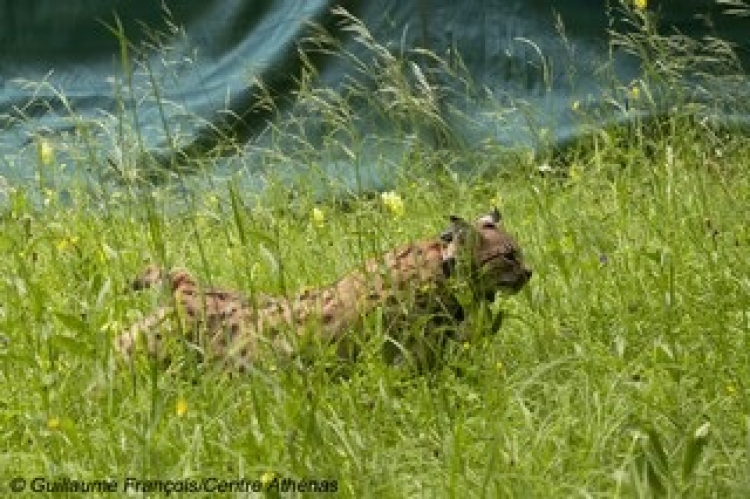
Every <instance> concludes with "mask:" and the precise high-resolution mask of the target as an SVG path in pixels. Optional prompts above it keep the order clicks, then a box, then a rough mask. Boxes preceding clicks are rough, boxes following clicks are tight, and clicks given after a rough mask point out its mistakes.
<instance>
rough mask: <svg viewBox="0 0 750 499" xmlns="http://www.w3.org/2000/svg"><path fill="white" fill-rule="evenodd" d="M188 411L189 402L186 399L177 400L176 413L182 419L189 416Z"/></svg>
mask: <svg viewBox="0 0 750 499" xmlns="http://www.w3.org/2000/svg"><path fill="white" fill-rule="evenodd" d="M187 411H188V403H187V400H185V399H184V398H182V397H180V398H178V399H177V404H176V407H175V412H176V413H177V415H178V416H179V417H182V416H184V415H185V414H187Z"/></svg>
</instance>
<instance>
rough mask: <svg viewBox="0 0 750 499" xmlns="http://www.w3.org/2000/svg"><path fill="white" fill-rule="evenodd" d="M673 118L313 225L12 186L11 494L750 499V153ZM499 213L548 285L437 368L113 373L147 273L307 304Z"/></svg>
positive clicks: (286, 217) (224, 204) (417, 180)
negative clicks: (171, 271)
mask: <svg viewBox="0 0 750 499" xmlns="http://www.w3.org/2000/svg"><path fill="white" fill-rule="evenodd" d="M675 121H676V123H675V133H674V134H672V135H670V136H669V137H666V138H659V139H658V140H657V139H654V140H649V139H644V140H646V141H647V142H648V147H644V144H642V143H638V142H637V141H633V142H629V141H628V139H626V138H623V137H622V136H621V134H620V132H619V131H617V130H610V131H601V132H600V133H598V134H597V135H596V136H595V137H593V138H592V140H591V143H590V144H589V145H588V146H586V147H580V148H577V149H574V150H571V151H568V153H567V156H566V158H565V159H566V164H568V165H569V166H570V174H569V175H567V176H559V177H551V176H543V175H540V174H538V173H537V167H538V165H536V164H535V163H534V162H533V161H531V160H519V161H518V162H516V163H515V164H507V165H503V166H502V168H501V170H500V171H502V172H503V173H501V174H500V173H498V174H496V175H490V174H485V175H483V176H482V177H481V178H480V177H475V178H468V177H459V176H451V175H449V174H447V173H444V174H440V175H433V176H432V177H430V180H427V178H428V177H427V176H423V175H417V174H414V175H408V174H405V175H403V176H402V179H401V180H400V181H399V184H398V185H397V186H396V187H395V189H394V190H395V191H396V192H398V193H399V194H400V195H401V196H402V198H403V200H404V203H405V214H404V216H403V217H402V218H400V219H398V218H396V219H394V217H393V216H392V215H391V214H390V213H388V212H387V210H386V209H385V208H384V207H383V206H382V205H381V203H380V202H379V199H378V198H371V199H359V200H357V199H355V200H350V201H349V202H348V203H347V204H346V206H344V205H341V204H339V205H336V204H328V205H321V204H318V205H317V206H318V207H319V208H320V209H322V210H323V212H324V214H325V220H324V223H323V225H322V226H318V225H316V224H315V223H313V221H312V219H311V215H310V214H311V211H312V208H313V206H316V205H315V204H314V203H313V202H312V201H311V200H310V199H304V198H299V199H296V200H295V203H294V204H293V205H292V206H291V207H290V204H289V202H288V200H287V199H286V198H285V197H283V196H281V195H279V194H274V193H273V191H271V193H270V194H267V195H261V196H260V197H253V196H250V195H249V194H245V193H239V192H236V191H234V190H233V189H232V190H231V192H230V189H231V186H232V185H233V184H232V183H227V184H226V185H224V186H223V187H221V188H218V187H217V190H216V192H204V193H201V195H200V196H199V197H196V198H195V200H192V199H191V198H190V196H186V195H178V194H175V193H170V192H166V190H164V191H162V192H161V193H160V194H158V195H154V196H151V197H148V196H144V195H143V193H140V194H138V195H134V196H133V197H132V198H129V197H128V196H127V195H126V194H121V197H118V196H110V197H108V198H107V201H106V203H104V204H103V205H101V206H90V205H89V204H85V203H84V202H83V201H79V198H77V197H76V196H74V197H73V201H72V202H70V203H68V204H67V205H63V204H60V203H58V202H57V201H56V200H55V199H54V196H53V197H51V198H50V199H49V200H48V202H47V203H42V204H41V205H40V206H39V207H37V208H34V207H33V206H32V204H31V203H30V201H29V200H28V199H27V194H26V193H25V191H24V190H23V189H20V188H19V189H17V190H15V191H14V192H13V193H11V194H10V198H9V200H10V205H11V208H9V209H8V210H7V211H6V212H5V213H4V215H3V217H2V222H0V223H2V228H1V230H0V246H1V247H2V250H3V254H4V255H6V257H5V258H4V259H3V261H2V263H0V265H2V276H3V278H2V280H1V281H0V282H1V283H2V291H1V293H2V296H3V303H2V309H1V310H2V315H0V321H1V322H0V324H1V325H0V327H1V328H2V331H3V333H4V334H5V335H6V336H7V339H8V343H7V345H6V346H4V347H3V348H2V350H0V369H1V371H0V373H1V374H0V376H2V387H3V388H2V389H3V392H4V393H3V396H2V402H1V404H2V412H1V413H0V418H2V425H1V428H2V432H1V433H0V448H2V451H3V452H2V457H1V458H0V460H2V463H1V464H0V468H1V469H2V470H3V473H2V474H3V481H4V482H5V483H3V487H5V486H6V483H7V479H8V478H10V477H12V476H22V477H25V478H27V479H29V480H30V479H31V478H33V477H35V476H43V477H46V478H47V479H48V480H49V481H54V480H56V479H60V477H71V478H76V479H81V480H83V479H88V480H93V479H100V480H101V479H105V478H110V479H116V480H119V481H120V482H121V483H122V481H123V480H124V479H125V478H126V477H136V478H139V479H146V478H153V479H163V480H166V479H170V480H181V479H186V478H193V479H202V478H204V477H216V478H220V479H227V480H228V479H238V478H241V477H246V478H247V479H256V480H257V479H260V478H261V477H262V476H263V475H264V474H267V473H269V472H272V473H275V474H276V475H277V476H280V477H289V478H295V479H303V478H310V479H330V480H336V483H337V487H338V493H339V494H340V495H341V496H349V497H407V496H412V495H421V496H425V497H435V496H436V497H482V496H485V497H496V496H500V497H571V496H572V497H577V496H590V497H618V496H619V497H634V496H648V495H649V494H657V493H658V492H659V491H663V492H665V493H668V494H669V495H671V496H692V497H706V496H719V497H732V496H733V497H743V496H745V495H746V494H747V493H748V492H750V482H748V478H747V477H748V476H750V473H748V471H750V463H749V462H748V458H747V451H748V446H749V445H750V444H749V442H750V417H748V414H750V412H749V410H750V408H749V407H748V403H747V401H748V400H750V388H748V386H747V382H746V380H748V379H750V358H748V356H749V355H750V345H748V341H749V340H748V334H747V333H748V329H750V308H748V307H749V305H748V304H750V282H749V281H748V275H750V259H749V258H748V255H747V247H748V244H749V243H750V231H749V229H748V226H750V224H748V219H749V218H750V212H749V211H748V206H747V203H746V201H747V199H749V198H750V180H749V178H748V175H747V171H746V168H747V164H748V162H750V142H749V141H748V140H747V139H745V138H742V137H741V136H733V135H732V134H725V135H720V134H714V135H712V134H709V133H707V132H706V131H705V130H704V129H701V128H699V127H695V126H694V125H691V124H690V123H689V122H682V123H680V122H677V121H678V120H677V119H675ZM478 160H479V161H482V158H481V157H480V158H479V159H478ZM483 160H484V161H487V162H488V164H489V162H491V161H493V156H492V155H491V154H487V155H486V157H484V159H483ZM420 166H421V165H419V164H414V165H412V169H413V170H414V171H415V172H418V171H419V170H420ZM480 166H481V165H480ZM487 170H489V168H487ZM154 192H156V191H154ZM80 199H84V198H83V197H81V198H80ZM149 199H150V201H149ZM232 199H234V208H233V206H232V203H231V200H232ZM498 199H501V204H502V208H503V211H504V216H505V218H506V220H507V224H508V225H509V227H510V228H511V230H512V231H513V232H514V233H515V234H516V235H517V237H518V239H519V240H520V242H521V244H522V246H523V248H524V249H525V253H526V256H527V259H528V260H529V262H530V263H531V264H532V265H533V266H534V269H535V275H534V278H533V279H532V281H531V283H530V284H529V286H528V287H527V289H526V290H524V291H523V292H522V293H520V294H519V295H517V296H514V297H508V298H499V300H500V303H498V305H499V306H500V307H502V308H503V309H504V310H506V311H507V312H508V314H509V318H508V319H507V320H506V321H505V323H504V325H503V327H502V328H501V330H500V331H499V332H498V333H497V334H496V335H494V336H491V337H488V338H483V339H481V340H480V341H479V342H478V344H474V345H467V346H461V347H460V348H459V349H458V350H459V351H458V352H454V354H452V355H451V356H449V358H448V359H447V360H446V364H447V365H448V367H445V368H441V369H437V370H436V371H435V372H433V373H431V374H429V375H425V376H408V375H405V374H404V373H403V372H401V371H399V370H397V369H393V368H390V367H388V366H386V365H383V364H382V363H380V362H377V361H363V362H359V363H358V364H356V365H355V366H354V367H353V368H352V369H351V373H350V375H349V376H347V377H345V378H344V379H341V378H340V377H337V376H333V375H332V374H331V372H330V370H327V369H326V368H325V366H318V365H312V366H308V367H307V368H306V369H295V370H283V371H274V372H270V373H265V374H263V375H260V374H259V375H256V376H248V377H245V378H227V377H225V376H222V375H220V374H216V373H214V372H212V371H208V372H200V371H197V370H196V368H195V367H190V366H185V367H183V368H182V369H175V370H171V371H169V372H165V371H163V370H160V369H156V368H155V367H154V366H149V365H148V364H147V363H143V364H142V365H140V366H139V368H138V369H136V370H135V371H131V370H129V369H127V368H122V367H120V368H119V369H117V370H111V351H110V349H109V345H110V339H111V335H112V334H114V333H115V332H116V331H117V330H119V329H121V328H122V327H123V326H124V325H126V324H128V323H130V322H131V321H133V320H134V319H135V318H136V317H137V315H138V312H139V311H145V310H147V309H148V307H149V306H152V305H153V303H154V302H155V301H158V300H162V299H163V297H159V296H158V293H151V294H148V293H146V294H144V296H140V297H139V296H133V295H131V294H128V293H125V292H124V289H125V287H126V283H127V279H128V278H129V277H131V276H133V275H134V274H135V273H136V272H137V271H138V270H139V269H140V268H141V266H142V263H143V260H144V259H155V260H161V259H164V258H166V260H167V261H168V262H172V263H176V264H177V263H179V264H182V265H186V266H188V267H190V268H193V269H196V271H197V272H198V273H199V274H200V275H202V276H203V277H204V278H205V279H211V280H213V281H215V282H220V283H222V284H226V285H231V286H233V287H236V288H239V289H245V290H250V289H258V290H263V291H272V292H280V291H281V290H282V289H283V288H287V289H289V290H296V289H299V288H300V287H302V286H305V285H321V284H324V283H326V282H329V281H331V280H332V279H334V278H335V276H338V275H341V273H343V272H345V271H346V270H347V269H348V268H351V267H352V266H355V265H356V264H357V262H358V261H360V258H362V257H363V256H366V255H371V254H373V253H377V252H378V251H380V250H382V249H384V248H387V247H390V246H392V245H394V244H396V243H399V242H404V241H407V240H409V239H411V238H419V237H424V236H428V237H431V236H434V235H435V234H437V233H438V232H439V231H440V230H441V229H442V228H443V227H444V226H445V224H446V221H445V216H447V215H448V214H451V213H460V214H464V215H466V216H474V215H475V214H477V213H480V212H482V210H485V209H486V208H487V207H488V206H489V205H490V204H491V203H492V202H493V201H497V200H498ZM456 366H459V367H461V369H460V370H456V369H455V367H456ZM459 372H460V374H458V373H459ZM180 400H181V401H183V402H185V403H186V404H187V410H186V411H185V412H184V413H183V414H182V415H179V414H178V412H177V409H176V407H177V404H178V401H180ZM3 490H6V489H3Z"/></svg>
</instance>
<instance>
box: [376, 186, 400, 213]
mask: <svg viewBox="0 0 750 499" xmlns="http://www.w3.org/2000/svg"><path fill="white" fill-rule="evenodd" d="M380 200H381V201H382V202H383V205H384V206H385V207H386V208H387V209H388V211H390V212H391V214H393V215H395V216H396V217H401V216H403V215H404V211H405V210H404V200H403V199H401V196H399V195H398V194H397V193H395V192H393V191H388V192H384V193H382V194H381V195H380Z"/></svg>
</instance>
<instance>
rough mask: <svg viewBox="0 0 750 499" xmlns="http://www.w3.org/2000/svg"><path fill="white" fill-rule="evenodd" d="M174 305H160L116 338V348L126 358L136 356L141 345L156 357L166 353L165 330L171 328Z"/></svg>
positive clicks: (162, 356)
mask: <svg viewBox="0 0 750 499" xmlns="http://www.w3.org/2000/svg"><path fill="white" fill-rule="evenodd" d="M173 314H174V309H173V307H160V308H159V309H157V310H156V311H155V312H154V313H152V314H151V315H149V316H147V317H144V318H143V319H142V320H140V321H138V322H137V323H135V324H133V325H132V326H131V327H130V328H129V329H128V330H127V331H125V332H124V333H122V334H120V335H119V336H117V337H115V338H114V349H115V351H116V352H117V353H118V354H119V356H120V357H121V358H123V359H125V360H131V359H132V358H134V357H135V356H136V353H137V352H138V349H139V347H140V346H145V347H146V351H147V352H148V353H149V354H150V355H152V356H155V357H156V358H159V359H161V358H164V356H165V355H166V352H165V345H164V333H163V332H162V331H163V330H166V329H168V328H169V325H170V324H169V323H170V322H171V317H172V316H173Z"/></svg>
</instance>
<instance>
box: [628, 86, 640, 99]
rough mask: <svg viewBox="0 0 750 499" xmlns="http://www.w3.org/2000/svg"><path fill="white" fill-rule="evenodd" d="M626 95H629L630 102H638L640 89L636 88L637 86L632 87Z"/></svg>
mask: <svg viewBox="0 0 750 499" xmlns="http://www.w3.org/2000/svg"><path fill="white" fill-rule="evenodd" d="M628 94H630V98H631V99H632V100H638V99H640V98H641V89H640V88H638V86H637V85H633V86H632V87H630V90H629V91H628Z"/></svg>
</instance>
